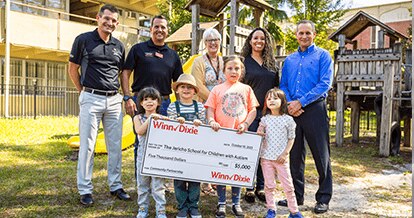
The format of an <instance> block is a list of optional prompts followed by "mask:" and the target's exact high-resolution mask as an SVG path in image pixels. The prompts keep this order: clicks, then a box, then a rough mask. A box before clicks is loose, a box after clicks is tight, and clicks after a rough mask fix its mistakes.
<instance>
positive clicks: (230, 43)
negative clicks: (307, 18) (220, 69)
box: [167, 0, 274, 55]
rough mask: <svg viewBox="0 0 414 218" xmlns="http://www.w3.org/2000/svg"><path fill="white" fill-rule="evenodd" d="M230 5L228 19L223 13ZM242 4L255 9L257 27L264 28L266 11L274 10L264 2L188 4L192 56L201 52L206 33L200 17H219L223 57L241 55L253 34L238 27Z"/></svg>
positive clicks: (219, 0)
mask: <svg viewBox="0 0 414 218" xmlns="http://www.w3.org/2000/svg"><path fill="white" fill-rule="evenodd" d="M229 3H230V18H229V19H227V18H226V17H227V14H226V13H224V12H223V11H224V9H225V7H226V6H227V5H228V4H229ZM240 3H242V4H244V5H247V6H249V7H251V8H253V11H254V12H253V16H254V18H255V20H256V25H257V26H263V15H264V11H265V10H273V9H274V8H273V7H272V6H271V5H270V4H268V3H267V2H266V1H264V0H210V1H205V0H191V1H189V2H188V3H187V5H186V9H187V10H189V11H191V25H192V26H191V35H190V38H191V55H196V54H198V53H199V52H200V42H201V38H202V34H203V31H204V28H200V26H201V25H203V24H200V15H203V16H206V17H219V19H220V22H219V24H218V26H217V29H218V30H219V32H221V35H222V36H223V37H222V38H223V39H222V44H223V45H224V46H223V47H224V49H223V50H222V54H223V55H229V54H236V53H240V51H241V49H242V47H243V45H244V42H245V40H246V38H247V36H248V35H249V34H250V32H251V30H250V29H247V28H244V27H241V26H239V25H238V11H239V7H240ZM228 22H230V23H228ZM227 28H228V29H227ZM228 33H229V34H228ZM167 41H168V40H167Z"/></svg>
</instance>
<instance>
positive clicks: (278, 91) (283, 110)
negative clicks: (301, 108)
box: [262, 88, 288, 116]
mask: <svg viewBox="0 0 414 218" xmlns="http://www.w3.org/2000/svg"><path fill="white" fill-rule="evenodd" d="M270 95H273V96H277V97H278V98H279V99H280V100H281V103H280V111H279V113H280V115H283V114H287V111H288V105H287V100H286V94H285V92H283V91H282V90H281V89H278V88H273V89H270V90H269V91H267V93H266V95H265V100H264V105H263V111H262V114H263V116H264V115H266V114H270V113H272V112H271V111H270V109H269V108H268V107H267V101H266V99H267V98H268V97H269V96H270Z"/></svg>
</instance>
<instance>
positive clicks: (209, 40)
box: [206, 39, 220, 43]
mask: <svg viewBox="0 0 414 218" xmlns="http://www.w3.org/2000/svg"><path fill="white" fill-rule="evenodd" d="M219 41H220V39H206V42H208V43H213V42H215V43H217V42H219Z"/></svg>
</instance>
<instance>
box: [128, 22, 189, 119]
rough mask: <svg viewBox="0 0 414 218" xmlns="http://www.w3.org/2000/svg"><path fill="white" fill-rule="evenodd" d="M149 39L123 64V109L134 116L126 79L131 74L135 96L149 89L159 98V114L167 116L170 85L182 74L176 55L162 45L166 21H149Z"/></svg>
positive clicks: (137, 46) (132, 50)
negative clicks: (152, 89) (146, 88)
mask: <svg viewBox="0 0 414 218" xmlns="http://www.w3.org/2000/svg"><path fill="white" fill-rule="evenodd" d="M150 32H151V39H150V40H148V41H146V42H142V43H139V44H136V45H134V46H133V47H132V48H131V51H130V52H129V54H128V57H127V59H126V61H125V65H124V70H123V71H122V79H121V85H122V90H123V92H124V101H125V109H126V112H127V113H128V114H129V115H131V116H132V115H134V113H135V111H136V110H137V108H136V104H135V102H134V100H133V98H132V97H131V94H130V91H129V77H130V75H131V73H132V71H134V82H133V83H132V91H133V92H134V93H135V94H136V93H138V92H139V91H140V90H141V89H143V88H145V87H148V86H152V87H155V88H156V89H157V90H158V91H160V93H161V95H162V99H163V101H162V103H161V111H160V113H161V114H163V115H167V108H168V105H169V104H170V99H169V95H170V94H171V82H173V81H176V80H177V79H178V77H179V76H180V75H181V74H182V73H183V68H182V65H181V61H180V58H179V57H178V54H177V52H175V51H174V50H172V49H171V48H169V47H168V46H167V45H166V44H165V39H166V38H167V35H168V22H167V20H166V18H165V17H164V16H162V15H159V16H155V17H154V18H153V19H152V22H151V28H150Z"/></svg>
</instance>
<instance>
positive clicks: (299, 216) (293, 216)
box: [288, 211, 303, 218]
mask: <svg viewBox="0 0 414 218" xmlns="http://www.w3.org/2000/svg"><path fill="white" fill-rule="evenodd" d="M288 218H303V215H302V214H301V213H300V212H299V211H298V212H297V213H295V214H292V213H290V214H289V216H288Z"/></svg>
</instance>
